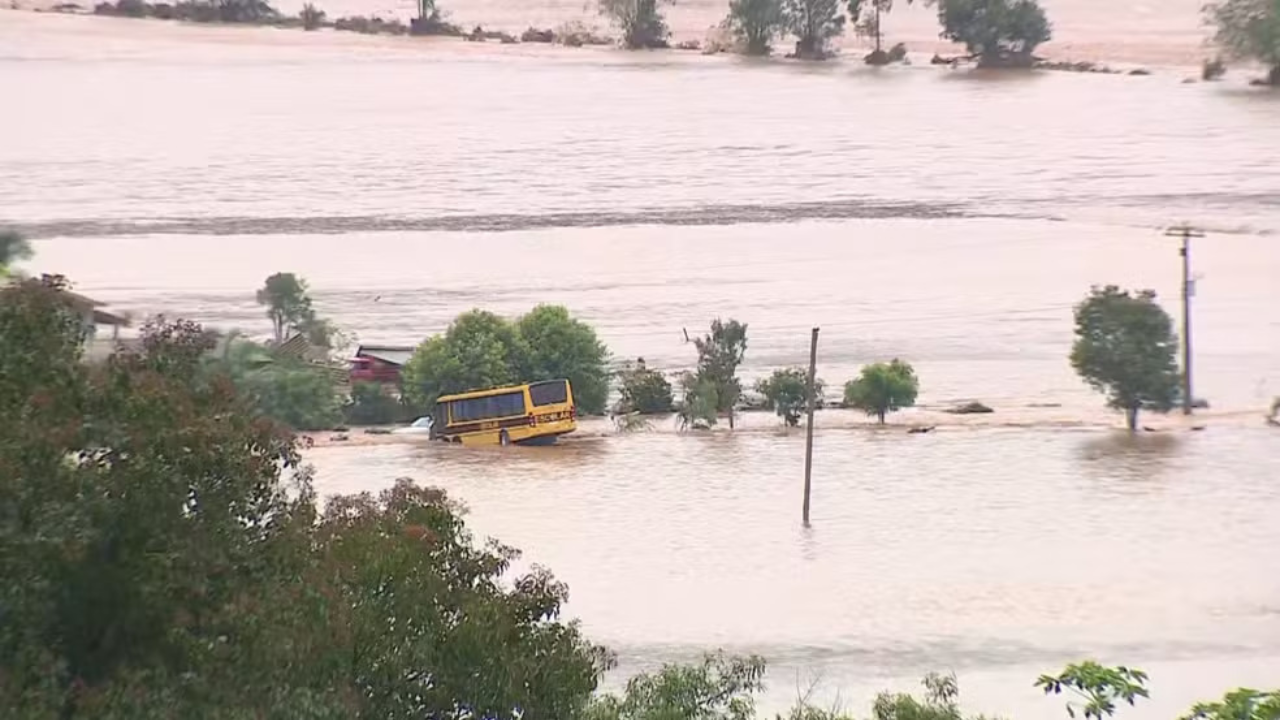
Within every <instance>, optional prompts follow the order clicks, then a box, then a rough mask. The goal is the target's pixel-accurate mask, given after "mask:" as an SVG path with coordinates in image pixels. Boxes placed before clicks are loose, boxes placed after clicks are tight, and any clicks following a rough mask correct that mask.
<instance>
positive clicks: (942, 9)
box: [932, 0, 1053, 67]
mask: <svg viewBox="0 0 1280 720" xmlns="http://www.w3.org/2000/svg"><path fill="white" fill-rule="evenodd" d="M932 2H934V3H935V4H936V5H937V7H938V22H939V23H940V24H941V25H942V37H944V38H946V39H948V40H951V41H953V42H958V43H961V44H962V45H964V46H965V48H966V49H967V50H968V51H969V54H970V55H973V56H975V57H977V58H978V67H1030V66H1031V65H1032V64H1033V63H1034V61H1035V58H1034V57H1033V56H1032V53H1033V52H1035V49H1036V48H1037V47H1038V46H1039V45H1040V44H1042V43H1045V42H1048V41H1049V40H1050V38H1052V37H1053V32H1052V26H1051V25H1050V24H1049V19H1048V18H1047V17H1046V16H1045V14H1044V10H1043V9H1042V8H1041V7H1040V5H1039V4H1038V3H1037V2H1036V0H932Z"/></svg>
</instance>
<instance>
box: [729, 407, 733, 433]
mask: <svg viewBox="0 0 1280 720" xmlns="http://www.w3.org/2000/svg"><path fill="white" fill-rule="evenodd" d="M729 429H730V430H732V429H733V408H729Z"/></svg>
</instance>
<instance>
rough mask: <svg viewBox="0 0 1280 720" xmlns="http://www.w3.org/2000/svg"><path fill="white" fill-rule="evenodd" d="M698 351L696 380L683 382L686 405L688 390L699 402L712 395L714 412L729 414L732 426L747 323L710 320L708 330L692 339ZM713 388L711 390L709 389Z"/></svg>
mask: <svg viewBox="0 0 1280 720" xmlns="http://www.w3.org/2000/svg"><path fill="white" fill-rule="evenodd" d="M693 344H694V347H696V348H697V350H698V371H697V373H696V381H695V382H692V383H689V382H686V383H685V393H686V402H685V404H686V405H689V404H690V403H689V402H688V397H687V395H688V393H689V390H691V389H692V390H694V391H695V393H694V394H695V396H696V397H697V398H699V400H700V401H706V400H707V399H709V398H714V399H713V400H712V402H714V404H715V410H716V413H717V414H725V413H727V414H728V415H729V427H730V428H733V425H734V418H733V408H734V407H735V406H736V405H737V404H738V399H739V398H741V397H742V381H741V380H739V379H738V366H739V365H741V364H742V359H743V357H744V356H745V355H746V352H747V326H746V324H744V323H740V322H738V321H737V320H732V319H730V320H729V321H728V322H722V321H721V320H720V319H719V318H716V319H715V320H713V321H711V331H710V332H709V333H707V334H706V335H704V336H702V337H700V338H694V341H693ZM710 391H713V392H710Z"/></svg>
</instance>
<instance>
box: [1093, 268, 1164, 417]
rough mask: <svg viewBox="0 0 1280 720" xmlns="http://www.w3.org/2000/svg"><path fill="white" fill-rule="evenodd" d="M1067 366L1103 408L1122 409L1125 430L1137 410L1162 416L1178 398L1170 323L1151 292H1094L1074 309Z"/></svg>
mask: <svg viewBox="0 0 1280 720" xmlns="http://www.w3.org/2000/svg"><path fill="white" fill-rule="evenodd" d="M1075 323H1076V329H1075V334H1076V340H1075V343H1074V344H1073V345H1072V347H1071V367H1072V368H1074V369H1075V371H1076V373H1078V374H1079V375H1080V377H1081V378H1083V379H1084V381H1085V382H1087V383H1088V384H1089V385H1090V386H1091V387H1093V388H1094V389H1095V390H1097V391H1099V392H1102V393H1105V394H1106V395H1107V405H1108V406H1109V407H1112V408H1115V409H1117V410H1123V411H1124V413H1125V420H1126V423H1127V424H1128V427H1129V429H1130V430H1134V429H1136V428H1137V426H1138V411H1140V410H1152V411H1155V412H1168V411H1169V410H1170V409H1172V408H1173V406H1174V404H1175V403H1176V402H1177V401H1178V398H1179V392H1180V391H1179V388H1178V386H1179V383H1180V378H1181V376H1180V374H1179V372H1178V364H1177V360H1176V352H1177V345H1178V340H1177V336H1176V335H1175V334H1174V332H1173V319H1172V318H1170V317H1169V314H1168V313H1167V312H1165V311H1164V308H1162V307H1160V305H1159V304H1157V303H1156V294H1155V293H1154V292H1153V291H1151V290H1140V291H1138V292H1135V293H1130V292H1129V291H1127V290H1123V291H1122V290H1121V289H1120V288H1118V287H1116V286H1114V285H1108V286H1106V287H1100V288H1099V287H1095V288H1093V290H1092V292H1090V293H1089V296H1088V297H1086V298H1085V299H1084V300H1083V301H1081V302H1080V303H1079V304H1078V305H1076V307H1075Z"/></svg>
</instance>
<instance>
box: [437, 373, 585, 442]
mask: <svg viewBox="0 0 1280 720" xmlns="http://www.w3.org/2000/svg"><path fill="white" fill-rule="evenodd" d="M431 420H432V422H431V437H432V438H433V439H436V440H443V441H446V442H455V443H462V444H464V445H550V444H552V443H554V442H555V441H556V438H558V437H560V436H561V435H566V434H568V433H571V432H573V431H574V430H576V429H578V408H577V407H576V406H575V405H574V403H573V388H572V387H570V385H569V381H568V380H544V381H542V382H535V383H525V384H523V385H512V386H509V387H501V388H494V389H492V390H477V391H474V392H465V393H459V394H457V395H445V396H444V397H441V398H440V399H439V400H436V406H435V409H434V410H433V411H432V413H431Z"/></svg>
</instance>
